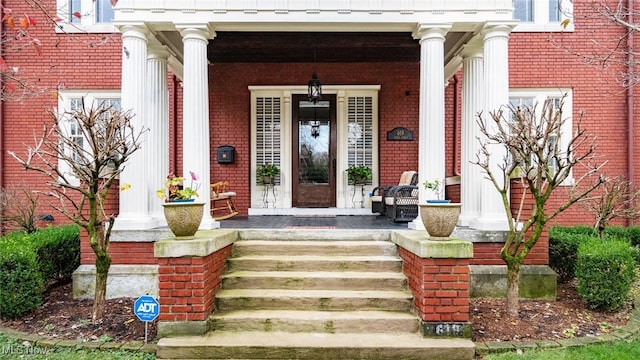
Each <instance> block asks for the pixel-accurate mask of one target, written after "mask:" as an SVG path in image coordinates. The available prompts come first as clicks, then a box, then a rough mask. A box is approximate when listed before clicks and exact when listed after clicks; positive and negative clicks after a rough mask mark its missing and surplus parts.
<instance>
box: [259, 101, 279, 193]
mask: <svg viewBox="0 0 640 360" xmlns="http://www.w3.org/2000/svg"><path fill="white" fill-rule="evenodd" d="M280 114H281V107H280V98H279V97H257V98H256V145H255V146H256V165H255V166H256V167H258V166H263V165H265V164H273V165H275V166H277V167H278V168H280V167H281V166H280V122H281V119H280V116H281V115H280ZM256 183H257V184H259V183H260V180H259V179H257V178H256ZM274 183H275V184H276V185H279V184H280V174H278V175H276V177H275V179H274Z"/></svg>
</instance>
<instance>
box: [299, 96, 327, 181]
mask: <svg viewBox="0 0 640 360" xmlns="http://www.w3.org/2000/svg"><path fill="white" fill-rule="evenodd" d="M299 109H300V114H299V119H298V121H299V123H298V157H299V164H298V181H299V182H300V183H307V184H327V183H329V166H330V159H329V141H330V134H331V124H330V117H329V102H328V101H319V102H317V103H316V104H314V103H312V102H310V101H301V102H300V103H299Z"/></svg>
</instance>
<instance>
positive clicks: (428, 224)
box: [420, 202, 460, 240]
mask: <svg viewBox="0 0 640 360" xmlns="http://www.w3.org/2000/svg"><path fill="white" fill-rule="evenodd" d="M459 216H460V203H429V202H428V203H427V204H420V219H422V223H423V224H424V227H425V229H426V230H427V232H428V233H429V238H430V239H431V240H448V239H449V236H450V235H451V233H452V232H453V230H454V229H455V228H456V224H457V223H458V217H459Z"/></svg>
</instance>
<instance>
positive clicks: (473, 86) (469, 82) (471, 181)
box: [458, 40, 485, 226]
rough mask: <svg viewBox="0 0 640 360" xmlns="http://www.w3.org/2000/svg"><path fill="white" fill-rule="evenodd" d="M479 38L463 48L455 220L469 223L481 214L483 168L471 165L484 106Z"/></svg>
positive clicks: (477, 147) (476, 150)
mask: <svg viewBox="0 0 640 360" xmlns="http://www.w3.org/2000/svg"><path fill="white" fill-rule="evenodd" d="M482 45H483V44H482V41H481V40H472V41H470V42H469V43H468V44H466V45H464V48H463V50H462V53H461V55H462V69H463V70H462V71H463V72H462V126H461V133H462V141H461V147H462V151H461V154H460V155H461V159H460V160H461V161H460V167H461V171H460V179H461V186H460V203H461V204H462V210H461V213H460V218H459V220H458V224H459V225H462V226H468V225H469V223H470V222H471V221H472V220H475V219H477V218H478V217H479V216H480V204H481V202H480V193H481V190H482V185H481V184H482V181H483V175H482V169H481V168H480V167H479V166H477V165H473V164H472V163H471V161H475V159H476V154H477V153H478V149H479V143H478V140H477V139H478V137H479V136H480V128H479V127H478V125H477V123H476V119H477V117H478V113H479V112H480V111H482V109H483V106H484V81H485V80H484V60H483V51H484V49H483V46H482Z"/></svg>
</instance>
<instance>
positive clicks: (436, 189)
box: [422, 179, 451, 203]
mask: <svg viewBox="0 0 640 360" xmlns="http://www.w3.org/2000/svg"><path fill="white" fill-rule="evenodd" d="M422 185H423V186H424V188H425V189H427V190H431V191H432V192H433V193H434V194H435V195H436V198H435V199H428V200H427V202H428V203H449V202H451V201H450V200H444V199H443V197H444V186H443V185H444V181H441V180H440V179H435V180H433V181H429V180H426V181H425V182H423V183H422Z"/></svg>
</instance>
